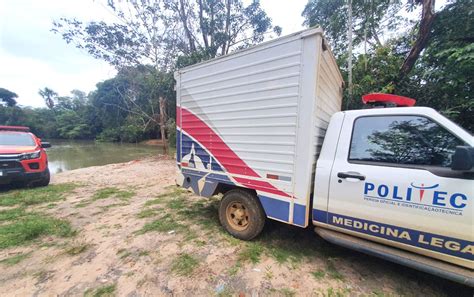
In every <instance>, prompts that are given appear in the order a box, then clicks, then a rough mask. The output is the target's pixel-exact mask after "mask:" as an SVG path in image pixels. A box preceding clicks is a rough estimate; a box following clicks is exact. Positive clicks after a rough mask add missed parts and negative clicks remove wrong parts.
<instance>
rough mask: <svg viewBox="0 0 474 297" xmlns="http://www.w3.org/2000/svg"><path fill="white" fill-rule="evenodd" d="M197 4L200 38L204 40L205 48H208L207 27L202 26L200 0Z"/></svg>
mask: <svg viewBox="0 0 474 297" xmlns="http://www.w3.org/2000/svg"><path fill="white" fill-rule="evenodd" d="M198 5H199V26H201V33H202V39H203V40H204V46H205V47H206V50H207V49H209V41H208V40H207V35H208V32H207V29H206V28H205V27H204V7H203V3H202V0H198ZM211 38H212V36H211Z"/></svg>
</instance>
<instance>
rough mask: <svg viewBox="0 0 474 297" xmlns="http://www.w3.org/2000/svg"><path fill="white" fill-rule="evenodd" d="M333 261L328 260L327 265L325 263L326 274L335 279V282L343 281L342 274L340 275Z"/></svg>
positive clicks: (331, 259)
mask: <svg viewBox="0 0 474 297" xmlns="http://www.w3.org/2000/svg"><path fill="white" fill-rule="evenodd" d="M333 261H334V259H333V258H329V259H328V263H327V272H328V275H329V276H330V277H332V278H333V279H337V280H341V281H343V280H344V279H345V277H344V275H343V274H342V273H340V272H339V271H338V270H337V268H336V266H335V265H334V262H333Z"/></svg>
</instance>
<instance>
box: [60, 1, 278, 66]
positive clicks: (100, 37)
mask: <svg viewBox="0 0 474 297" xmlns="http://www.w3.org/2000/svg"><path fill="white" fill-rule="evenodd" d="M119 2H120V1H114V0H110V1H107V5H108V8H109V9H110V10H111V11H112V12H113V13H114V15H115V16H116V18H117V20H118V22H117V23H105V22H97V21H93V22H89V23H84V22H82V21H80V20H78V19H75V18H72V19H67V18H61V19H60V20H57V21H55V22H54V23H53V27H54V28H53V29H52V31H53V32H55V33H57V34H60V35H61V36H62V37H63V39H64V40H65V41H66V42H67V43H73V44H75V45H76V46H77V47H78V48H81V49H83V48H85V49H87V50H88V52H89V54H90V55H92V56H93V57H95V58H98V59H101V60H105V61H107V62H109V63H110V64H112V65H114V66H117V67H121V66H123V65H126V66H132V65H138V64H142V65H145V64H149V65H153V66H152V67H153V68H155V69H169V68H170V67H172V66H174V65H173V64H174V62H175V59H176V57H177V56H181V59H180V60H179V63H178V65H179V66H183V65H189V64H190V63H196V62H199V61H202V60H205V59H208V58H212V57H216V56H218V55H224V54H227V53H229V51H230V50H232V49H238V48H243V47H248V46H249V45H252V44H256V43H259V42H261V41H263V39H264V37H265V33H268V31H269V30H271V29H273V32H274V34H276V35H279V34H280V33H281V28H280V27H278V26H277V27H272V21H271V19H270V18H269V17H268V15H267V14H266V12H265V11H264V10H263V9H262V7H261V6H260V2H259V1H252V2H250V3H249V4H248V5H245V4H244V3H243V1H242V0H235V1H225V2H224V1H214V0H200V1H197V0H193V1H173V0H165V1H159V0H153V1H128V2H125V3H120V4H118V3H119ZM117 4H118V5H117ZM136 20H140V22H137V21H136Z"/></svg>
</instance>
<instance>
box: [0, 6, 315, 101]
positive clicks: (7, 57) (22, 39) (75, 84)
mask: <svg viewBox="0 0 474 297" xmlns="http://www.w3.org/2000/svg"><path fill="white" fill-rule="evenodd" d="M104 2H105V1H100V0H95V1H94V0H41V1H38V0H0V87H2V88H6V89H8V90H10V91H13V92H15V93H16V94H18V98H17V101H18V104H19V105H23V106H27V105H28V106H33V107H42V106H45V105H44V101H43V99H42V98H41V96H40V95H39V94H38V90H39V89H42V88H44V87H49V88H51V89H53V90H54V91H56V92H57V93H58V94H59V95H61V96H66V95H69V93H70V91H71V90H73V89H78V90H81V91H84V92H86V93H88V92H90V91H93V90H94V89H95V85H96V84H97V83H98V82H100V81H103V80H106V79H109V78H112V77H113V76H114V75H115V73H116V71H115V70H114V68H113V67H111V66H110V65H108V64H107V63H106V62H104V61H101V60H97V59H94V58H92V57H91V56H89V55H88V54H87V53H86V52H83V51H81V50H79V49H76V48H75V47H74V46H73V45H71V44H67V43H66V42H65V41H64V40H62V38H61V36H60V35H57V34H54V33H53V32H51V31H50V30H51V28H52V22H53V20H58V19H59V18H61V17H67V18H72V17H76V18H77V19H79V20H82V21H92V20H95V21H97V20H105V21H113V19H114V17H113V16H112V15H111V13H110V12H109V11H108V10H107V9H106V8H105V7H104V5H103V3H104ZM244 2H249V1H248V0H244ZM290 3H291V4H290ZM306 3H307V0H291V1H288V0H261V5H262V6H263V8H264V9H265V11H266V12H267V14H268V15H269V16H270V17H271V18H272V20H273V24H274V25H279V26H281V27H282V28H283V35H286V34H290V33H293V32H296V31H299V30H302V29H303V26H302V23H303V18H302V17H301V12H302V11H303V9H304V6H305V4H306Z"/></svg>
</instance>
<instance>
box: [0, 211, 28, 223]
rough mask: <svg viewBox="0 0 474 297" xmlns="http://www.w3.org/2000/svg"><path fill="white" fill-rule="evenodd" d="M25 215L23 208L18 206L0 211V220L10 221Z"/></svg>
mask: <svg viewBox="0 0 474 297" xmlns="http://www.w3.org/2000/svg"><path fill="white" fill-rule="evenodd" d="M25 215H26V213H25V208H23V207H18V208H13V209H6V210H1V211H0V222H5V221H12V220H16V219H19V218H21V217H24V216H25Z"/></svg>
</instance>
